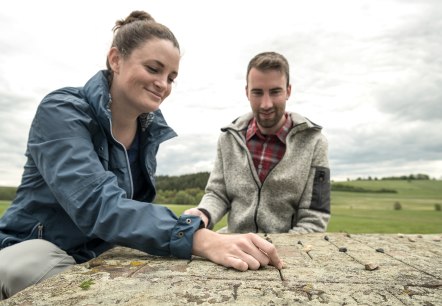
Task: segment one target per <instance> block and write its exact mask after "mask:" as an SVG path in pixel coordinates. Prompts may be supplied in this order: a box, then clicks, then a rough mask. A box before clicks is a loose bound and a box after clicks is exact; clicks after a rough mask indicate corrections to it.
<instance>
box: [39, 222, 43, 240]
mask: <svg viewBox="0 0 442 306" xmlns="http://www.w3.org/2000/svg"><path fill="white" fill-rule="evenodd" d="M38 239H43V225H42V224H39V225H38Z"/></svg>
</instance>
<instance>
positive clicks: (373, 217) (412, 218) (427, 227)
mask: <svg viewBox="0 0 442 306" xmlns="http://www.w3.org/2000/svg"><path fill="white" fill-rule="evenodd" d="M340 183H341V184H345V185H350V186H354V187H362V188H364V189H367V190H379V189H382V188H384V189H392V190H396V191H397V193H371V192H367V193H360V192H342V191H333V192H332V195H331V199H332V200H331V201H332V204H331V211H332V217H331V221H330V224H329V226H328V231H329V232H348V233H403V234H431V233H442V211H437V210H436V209H435V208H436V206H435V204H439V205H442V181H441V180H437V181H436V180H422V181H420V180H414V181H393V180H392V181H382V180H380V181H350V182H340ZM396 202H398V203H400V206H401V209H400V210H395V209H394V205H395V203H396ZM8 206H9V202H5V201H3V202H2V201H0V215H2V214H3V211H4V210H5V209H6V208H7V207H8ZM166 206H168V207H169V208H170V209H171V210H173V211H174V212H175V213H176V214H177V215H180V214H181V213H182V212H183V211H184V210H186V209H187V208H189V207H193V206H192V205H166ZM225 225H226V218H225V217H224V218H223V219H222V220H221V221H220V222H219V223H218V224H216V226H215V230H217V229H219V228H221V227H223V226H225Z"/></svg>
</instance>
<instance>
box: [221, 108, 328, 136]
mask: <svg viewBox="0 0 442 306" xmlns="http://www.w3.org/2000/svg"><path fill="white" fill-rule="evenodd" d="M287 113H288V114H289V116H290V118H291V119H292V122H293V129H295V128H296V130H298V131H302V130H305V129H317V130H320V129H322V127H321V126H320V125H317V124H316V123H314V122H313V121H310V120H309V119H307V118H306V117H303V116H301V115H300V114H298V113H294V112H287ZM252 118H253V113H252V112H250V113H247V114H244V115H242V116H240V117H238V118H236V119H235V120H233V122H232V123H230V124H229V125H227V126H225V127H223V128H221V131H223V132H225V131H227V130H229V129H230V130H235V131H237V132H241V131H244V130H247V126H248V124H249V122H250V120H252Z"/></svg>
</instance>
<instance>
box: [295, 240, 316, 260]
mask: <svg viewBox="0 0 442 306" xmlns="http://www.w3.org/2000/svg"><path fill="white" fill-rule="evenodd" d="M298 244H300V245H301V246H303V247H304V252H306V253H307V255H308V257H310V259H313V256H312V255H311V254H310V251H311V250H312V249H311V246H310V245H306V246H304V244H302V241H301V240H299V241H298Z"/></svg>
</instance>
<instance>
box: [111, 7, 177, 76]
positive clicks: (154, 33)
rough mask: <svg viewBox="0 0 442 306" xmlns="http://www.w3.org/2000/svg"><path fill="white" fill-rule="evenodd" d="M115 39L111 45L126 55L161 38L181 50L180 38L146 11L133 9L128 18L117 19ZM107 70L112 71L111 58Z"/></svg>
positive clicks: (114, 28)
mask: <svg viewBox="0 0 442 306" xmlns="http://www.w3.org/2000/svg"><path fill="white" fill-rule="evenodd" d="M112 30H113V32H114V39H113V41H112V46H111V47H116V48H117V49H118V51H120V53H121V54H122V55H123V56H124V57H126V56H129V55H130V54H131V53H132V51H133V50H134V49H136V48H138V47H139V46H140V45H142V44H143V43H145V42H146V41H148V40H151V39H154V38H159V39H166V40H169V41H171V42H172V43H173V45H174V46H175V47H176V48H177V49H178V50H179V49H180V45H179V43H178V40H177V39H176V38H175V35H173V33H172V31H171V30H170V29H169V28H168V27H166V26H165V25H163V24H161V23H158V22H156V21H155V19H153V17H152V16H151V15H150V14H149V13H146V12H144V11H133V12H132V13H130V15H129V16H127V17H126V19H121V20H117V21H116V22H115V26H114V27H113V29H112ZM106 67H107V70H108V71H109V72H110V73H112V69H111V68H110V65H109V60H107V59H106Z"/></svg>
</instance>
